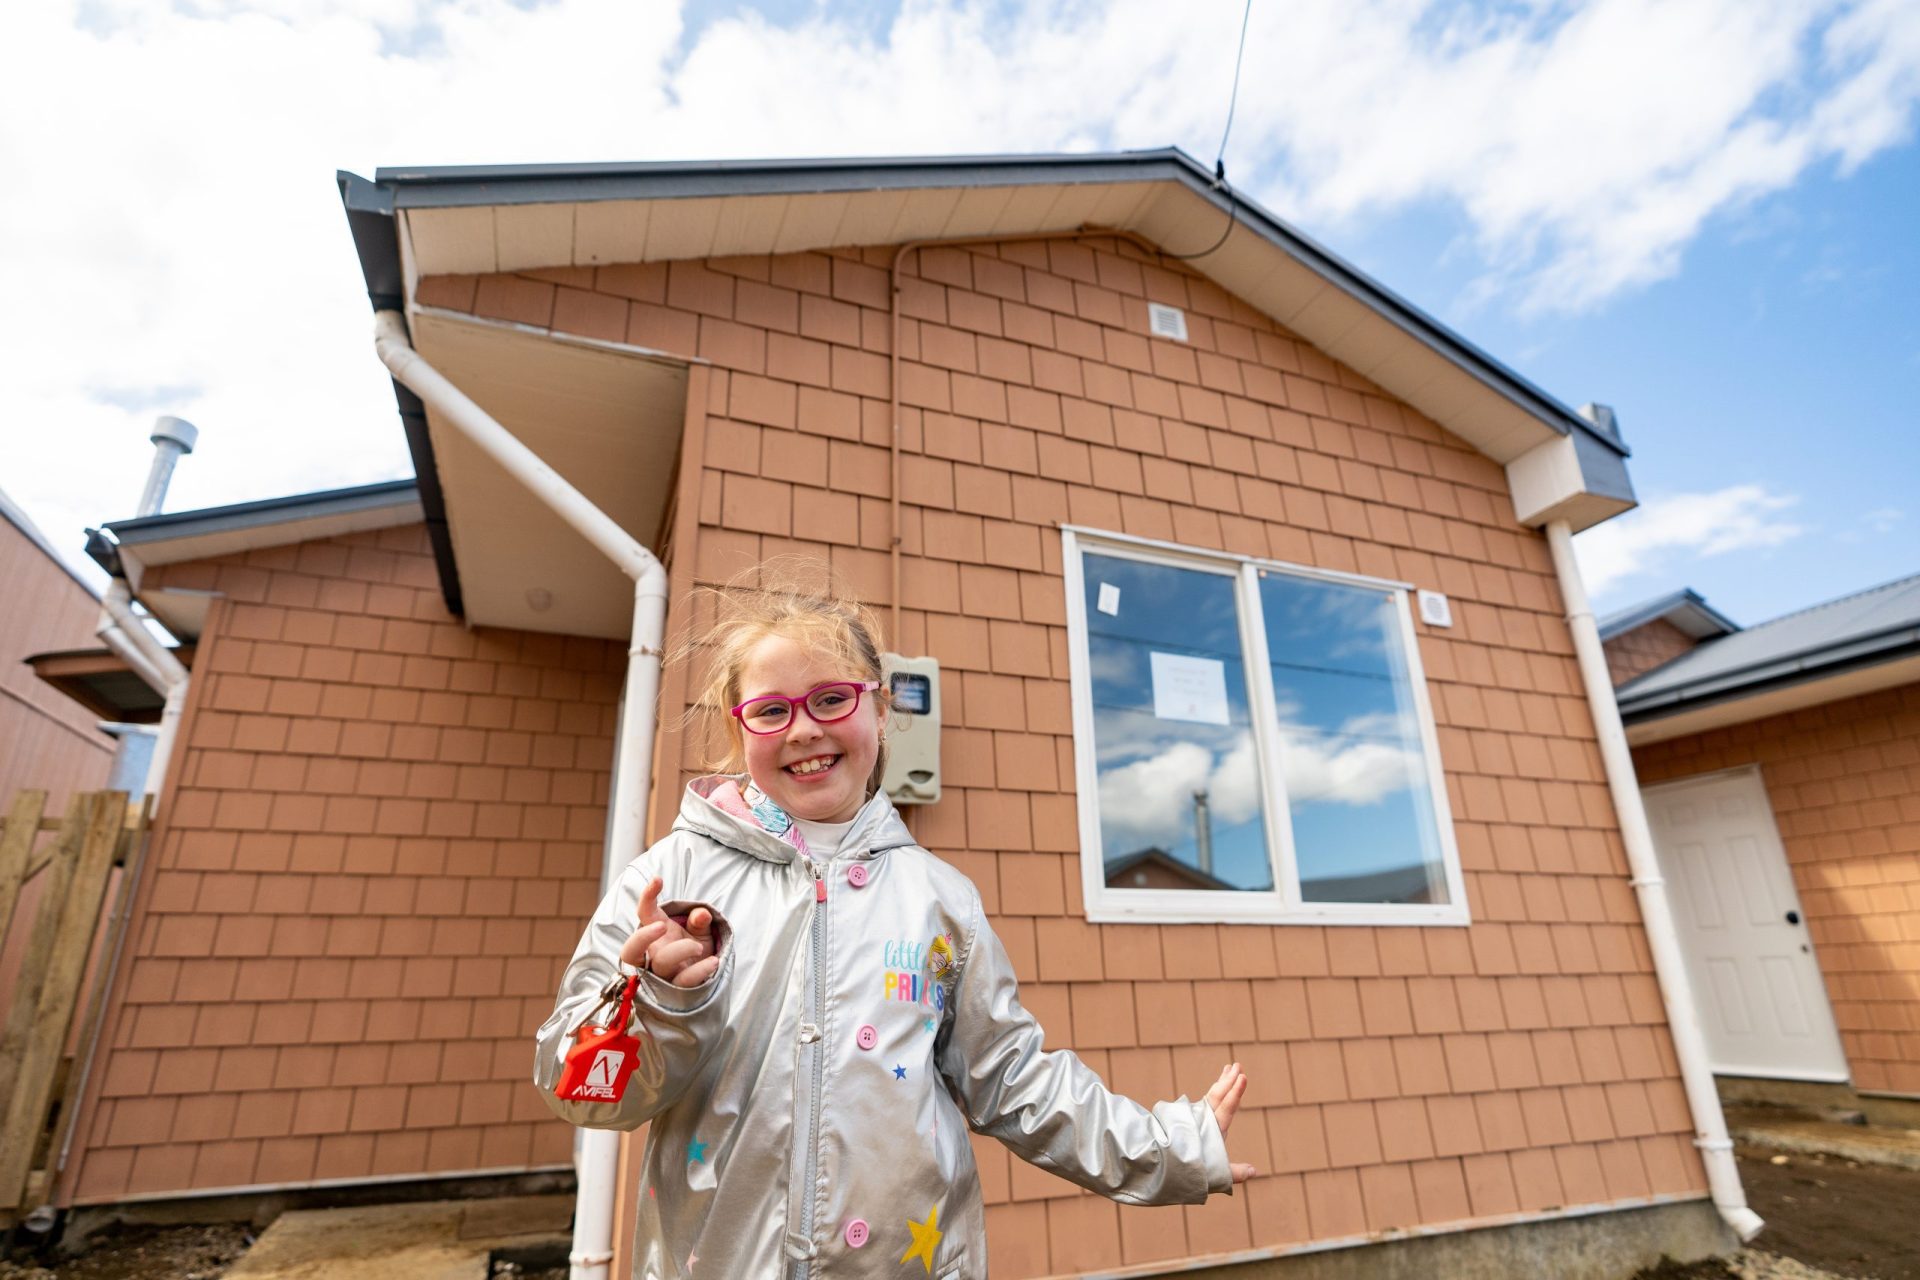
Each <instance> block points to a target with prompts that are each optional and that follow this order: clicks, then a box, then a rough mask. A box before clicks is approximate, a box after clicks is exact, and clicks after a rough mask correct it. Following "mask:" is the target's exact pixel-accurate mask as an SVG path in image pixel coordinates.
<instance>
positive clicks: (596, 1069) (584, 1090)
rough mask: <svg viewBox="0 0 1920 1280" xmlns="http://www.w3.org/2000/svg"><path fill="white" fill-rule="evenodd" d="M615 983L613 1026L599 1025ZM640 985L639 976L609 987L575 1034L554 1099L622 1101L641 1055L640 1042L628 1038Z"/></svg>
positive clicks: (619, 980) (631, 976)
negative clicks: (617, 1001) (616, 1001)
mask: <svg viewBox="0 0 1920 1280" xmlns="http://www.w3.org/2000/svg"><path fill="white" fill-rule="evenodd" d="M615 983H618V988H617V989H618V990H619V992H620V1007H619V1009H618V1011H617V1012H615V1014H614V1015H613V1021H612V1022H610V1023H608V1024H606V1025H601V1024H598V1023H596V1022H595V1021H594V1020H593V1019H594V1015H595V1014H597V1013H599V1012H600V1010H602V1009H604V1008H606V1007H607V1005H608V1003H610V1002H611V1001H612V999H613V993H614V991H615V990H616V987H615ZM639 985H640V977H639V975H638V974H630V975H628V976H627V977H625V978H617V979H615V982H614V983H608V984H607V989H606V990H605V991H604V992H602V993H601V996H600V1003H599V1004H597V1005H595V1006H594V1008H593V1012H592V1013H589V1014H588V1015H587V1020H586V1021H585V1022H584V1023H582V1024H581V1025H580V1028H579V1030H577V1031H575V1032H574V1033H573V1047H572V1048H571V1049H569V1050H567V1062H566V1066H565V1067H563V1068H562V1069H561V1072H560V1083H559V1084H557V1085H555V1086H554V1089H553V1095H554V1097H556V1098H559V1099H560V1100H561V1101H562V1102H618V1101H620V1097H621V1095H622V1094H624V1093H626V1091H627V1077H629V1076H631V1075H632V1074H633V1068H634V1064H635V1063H636V1061H638V1057H639V1053H640V1042H639V1041H638V1040H636V1039H635V1038H634V1037H633V1036H631V1035H629V1034H627V1023H628V1019H629V1018H630V1016H631V1015H632V1013H633V993H634V989H635V988H636V987H638V986H639Z"/></svg>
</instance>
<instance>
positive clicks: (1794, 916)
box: [1787, 911, 1800, 924]
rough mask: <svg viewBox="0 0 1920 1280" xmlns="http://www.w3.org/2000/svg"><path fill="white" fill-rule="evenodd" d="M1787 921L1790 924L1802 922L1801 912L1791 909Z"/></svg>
mask: <svg viewBox="0 0 1920 1280" xmlns="http://www.w3.org/2000/svg"><path fill="white" fill-rule="evenodd" d="M1787 923H1788V924H1799V923H1800V913H1799V912H1798V911H1789V912H1787Z"/></svg>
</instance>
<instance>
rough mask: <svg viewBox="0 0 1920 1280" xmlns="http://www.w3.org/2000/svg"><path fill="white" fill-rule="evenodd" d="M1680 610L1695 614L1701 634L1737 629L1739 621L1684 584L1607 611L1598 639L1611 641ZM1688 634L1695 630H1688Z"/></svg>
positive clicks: (1725, 632) (1720, 632) (1728, 631)
mask: <svg viewBox="0 0 1920 1280" xmlns="http://www.w3.org/2000/svg"><path fill="white" fill-rule="evenodd" d="M1683 611H1684V612H1691V613H1693V614H1694V615H1696V620H1697V621H1698V622H1699V623H1700V625H1701V626H1702V631H1701V632H1700V633H1699V634H1700V635H1702V636H1706V635H1709V634H1717V635H1723V636H1724V635H1731V634H1733V633H1734V632H1736V631H1738V630H1740V624H1739V623H1737V622H1735V621H1734V620H1733V619H1732V618H1729V617H1727V615H1726V614H1724V613H1721V612H1720V611H1719V610H1718V609H1715V608H1714V607H1713V606H1712V605H1710V604H1708V603H1707V601H1706V598H1705V597H1704V596H1702V595H1700V593H1699V592H1697V591H1694V590H1693V589H1692V588H1690V587H1683V588H1681V589H1680V590H1678V591H1675V592H1672V593H1671V594H1669V595H1664V596H1661V597H1659V598H1658V599H1654V600H1647V601H1643V602H1642V603H1640V604H1636V605H1629V606H1628V607H1627V608H1625V609H1621V610H1620V611H1618V612H1617V613H1610V614H1608V615H1607V616H1606V617H1604V618H1602V619H1600V623H1599V626H1600V638H1601V639H1602V640H1611V639H1613V638H1614V637H1615V636H1617V635H1621V634H1622V633H1624V632H1628V631H1632V630H1633V629H1634V628H1635V627H1644V626H1646V625H1647V623H1649V622H1652V621H1654V620H1655V619H1656V618H1665V617H1668V615H1670V614H1674V613H1679V612H1683ZM1688 634H1690V635H1691V634H1694V633H1693V632H1691V631H1689V632H1688Z"/></svg>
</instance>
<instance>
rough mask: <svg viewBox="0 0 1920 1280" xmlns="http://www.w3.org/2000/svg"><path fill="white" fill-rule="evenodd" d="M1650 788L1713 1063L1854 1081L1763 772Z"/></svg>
mask: <svg viewBox="0 0 1920 1280" xmlns="http://www.w3.org/2000/svg"><path fill="white" fill-rule="evenodd" d="M1644 794H1645V799H1646V804H1647V818H1648V820H1649V821H1650V823H1651V824H1652V826H1653V841H1654V845H1655V846H1656V847H1657V848H1658V850H1659V855H1660V869H1661V872H1662V874H1663V875H1664V876H1665V877H1666V881H1667V892H1668V893H1669V894H1670V895H1671V900H1672V903H1673V913H1674V919H1675V925H1676V927H1677V928H1678V930H1679V933H1680V947H1681V950H1682V951H1683V952H1684V953H1685V955H1686V961H1687V976H1688V979H1689V981H1690V982H1691V985H1692V987H1693V999H1694V1003H1695V1004H1697V1005H1699V1007H1700V1019H1701V1022H1702V1024H1703V1028H1704V1030H1705V1032H1706V1037H1707V1056H1708V1058H1709V1059H1710V1060H1711V1062H1712V1066H1713V1070H1714V1071H1715V1072H1716V1073H1717V1074H1721V1075H1736V1076H1776V1077H1781V1078H1784V1079H1791V1080H1830V1081H1841V1080H1845V1079H1846V1078H1847V1059H1846V1054H1845V1053H1844V1052H1843V1051H1842V1050H1841V1048H1840V1032H1839V1030H1838V1029H1837V1028H1836V1027H1835V1026H1834V1023H1833V1007H1832V1006H1831V1005H1829V1004H1828V1003H1827V989H1826V986H1825V984H1823V983H1822V982H1821V980H1820V966H1819V965H1818V963H1816V962H1815V960H1814V956H1813V940H1812V937H1811V935H1810V934H1809V933H1808V930H1807V922H1806V914H1805V913H1804V912H1802V911H1801V910H1800V897H1799V895H1798V894H1796V893H1795V892H1794V888H1793V875H1792V873H1791V872H1789V871H1788V869H1787V855H1786V850H1785V849H1784V848H1783V847H1782V846H1781V844H1780V832H1779V829H1778V828H1776V827H1775V826H1774V823H1773V809H1772V807H1771V806H1770V805H1769V804H1768V803H1767V793H1766V789H1765V787H1764V785H1763V784H1762V783H1761V780H1760V772H1759V770H1758V769H1741V770H1736V771H1734V772H1731V773H1716V774H1712V775H1710V776H1708V777H1705V778H1697V779H1689V780H1687V781H1683V782H1670V783H1666V784H1664V785H1661V786H1657V787H1648V788H1647V789H1646V791H1645V793H1644Z"/></svg>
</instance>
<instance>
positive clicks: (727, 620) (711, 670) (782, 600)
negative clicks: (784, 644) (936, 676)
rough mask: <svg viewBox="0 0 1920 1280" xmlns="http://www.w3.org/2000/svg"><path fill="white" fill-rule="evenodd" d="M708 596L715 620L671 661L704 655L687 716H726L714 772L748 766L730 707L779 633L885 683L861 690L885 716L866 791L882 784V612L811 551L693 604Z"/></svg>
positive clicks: (699, 594)
mask: <svg viewBox="0 0 1920 1280" xmlns="http://www.w3.org/2000/svg"><path fill="white" fill-rule="evenodd" d="M756 579H757V583H756V582H755V580H756ZM708 599H710V600H711V601H712V602H713V604H714V607H715V614H716V617H715V620H714V622H713V624H712V625H711V626H709V627H707V628H705V630H704V631H701V630H700V629H699V628H697V627H696V628H695V632H696V633H697V634H694V635H691V636H690V637H689V638H688V640H687V641H686V642H685V643H684V644H683V645H682V646H681V647H680V648H679V649H678V650H677V651H676V652H675V654H674V655H672V657H671V658H670V659H669V660H670V661H674V660H681V661H685V660H690V659H692V658H693V657H694V656H695V654H696V653H698V654H699V655H700V656H701V657H702V658H704V660H705V664H706V678H705V680H704V682H703V683H701V684H699V685H697V686H696V687H695V688H694V689H693V690H692V692H693V693H694V695H695V697H694V700H693V705H691V706H689V707H688V708H687V716H688V718H689V719H691V718H692V717H693V716H695V715H697V714H698V713H700V712H701V711H703V710H704V711H707V712H709V713H712V714H717V715H718V716H719V718H720V720H721V722H722V729H723V733H724V737H723V738H722V740H721V743H720V744H719V745H720V746H721V747H722V748H723V749H722V750H719V751H717V752H712V753H709V757H708V760H707V762H706V767H707V768H708V769H709V770H711V771H712V772H715V773H743V772H745V771H746V767H747V760H746V741H745V738H744V737H743V736H742V735H743V730H742V729H741V727H740V722H739V720H738V719H736V718H735V717H734V716H733V715H732V714H731V709H732V708H733V707H735V706H737V705H739V703H740V700H741V698H742V697H743V696H744V694H743V693H742V690H741V688H740V682H741V678H742V673H743V672H744V671H745V669H746V665H747V660H748V659H749V658H750V657H751V656H752V654H753V651H754V649H755V648H756V647H757V646H758V645H759V644H760V642H761V641H762V640H765V639H766V638H767V637H769V636H780V637H783V638H784V639H787V640H791V641H793V642H794V643H795V644H798V645H800V646H801V647H802V648H804V649H806V650H808V651H809V652H811V653H813V654H816V655H821V656H824V657H825V658H827V659H828V660H829V661H831V662H832V663H833V664H834V665H835V666H836V667H839V668H841V669H842V670H845V671H846V672H848V673H849V674H852V675H857V677H858V678H860V679H865V680H877V681H880V682H881V687H880V688H879V689H877V690H875V691H874V692H873V693H871V694H868V695H864V696H867V697H871V698H872V699H873V705H874V708H875V711H876V713H877V715H878V717H879V721H880V751H879V754H878V756H877V757H876V758H875V760H874V764H873V773H872V774H871V775H870V776H869V777H868V779H867V794H868V795H869V796H871V795H872V794H873V793H874V792H875V791H876V790H878V789H879V787H880V781H881V779H882V778H883V777H884V776H885V774H886V770H887V735H886V726H887V712H888V710H889V705H890V698H889V692H888V690H887V688H886V685H885V675H884V673H883V671H882V668H881V660H880V655H881V653H882V652H883V650H882V647H881V631H880V619H879V616H878V615H877V614H875V613H874V611H873V610H872V609H869V608H868V607H867V606H866V605H864V604H862V603H860V602H859V600H857V599H856V598H854V596H853V595H851V594H850V593H848V592H847V591H845V590H844V589H842V588H841V585H840V583H838V582H837V581H836V580H835V576H834V573H833V571H832V569H831V568H830V567H829V566H828V565H827V564H826V562H824V561H822V560H819V559H816V558H813V557H808V556H781V557H777V558H775V559H773V560H770V561H767V562H766V563H764V564H761V565H759V566H756V567H755V568H753V569H749V570H747V571H745V572H743V573H741V574H739V575H738V576H736V577H735V578H734V579H733V580H732V581H731V582H729V583H727V584H726V585H724V586H721V587H704V586H703V587H698V588H695V591H694V603H695V605H696V607H697V605H698V604H699V603H700V602H701V601H703V600H708ZM711 741H712V739H709V742H711Z"/></svg>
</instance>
